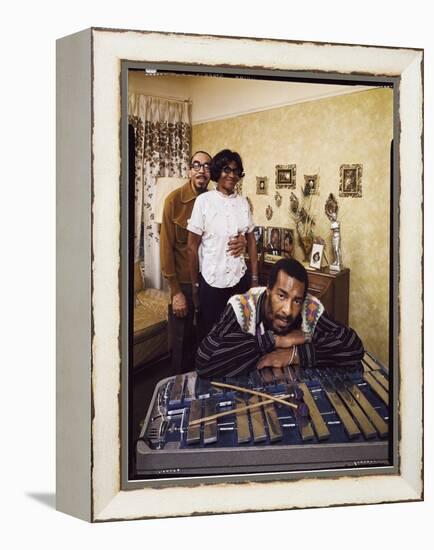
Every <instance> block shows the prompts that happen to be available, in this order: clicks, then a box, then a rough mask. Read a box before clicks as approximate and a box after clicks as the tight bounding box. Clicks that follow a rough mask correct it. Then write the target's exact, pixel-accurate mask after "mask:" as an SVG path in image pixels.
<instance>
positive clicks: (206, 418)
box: [188, 395, 289, 426]
mask: <svg viewBox="0 0 434 550" xmlns="http://www.w3.org/2000/svg"><path fill="white" fill-rule="evenodd" d="M284 397H289V396H288V395H287V396H284ZM274 401H275V400H274V399H266V400H265V401H261V402H260V403H254V404H253V405H246V406H245V407H239V408H236V409H231V410H229V411H223V412H221V413H216V414H211V415H210V416H204V417H203V418H198V419H197V420H192V421H191V422H189V423H188V425H189V426H197V425H198V424H202V422H211V421H213V420H217V418H221V417H222V416H228V415H230V414H234V413H238V412H244V411H249V410H250V409H257V408H258V407H262V405H269V404H270V403H273V402H274Z"/></svg>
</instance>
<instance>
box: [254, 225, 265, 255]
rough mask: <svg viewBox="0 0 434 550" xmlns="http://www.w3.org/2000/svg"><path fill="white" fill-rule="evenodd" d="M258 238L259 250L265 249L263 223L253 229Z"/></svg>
mask: <svg viewBox="0 0 434 550" xmlns="http://www.w3.org/2000/svg"><path fill="white" fill-rule="evenodd" d="M253 234H254V235H255V240H256V248H257V250H258V252H262V250H263V249H264V227H263V226H262V225H257V226H256V227H255V229H254V230H253Z"/></svg>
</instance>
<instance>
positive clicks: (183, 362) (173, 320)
mask: <svg viewBox="0 0 434 550" xmlns="http://www.w3.org/2000/svg"><path fill="white" fill-rule="evenodd" d="M181 291H182V293H183V294H184V296H185V298H186V300H187V307H188V313H187V316H186V317H176V316H175V315H173V312H172V306H171V305H169V316H168V325H169V326H168V328H169V346H170V348H171V350H172V352H171V353H172V370H173V374H182V373H183V372H188V371H191V370H194V361H195V356H196V349H197V338H196V331H195V326H194V323H193V321H194V307H193V300H192V293H191V285H190V284H181Z"/></svg>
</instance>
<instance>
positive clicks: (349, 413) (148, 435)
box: [136, 354, 390, 476]
mask: <svg viewBox="0 0 434 550" xmlns="http://www.w3.org/2000/svg"><path fill="white" fill-rule="evenodd" d="M215 382H217V384H215ZM221 382H223V383H221ZM234 385H235V386H236V387H239V388H242V389H243V391H241V389H240V390H236V389H233V387H232V386H234ZM257 392H259V394H260V395H258V394H257ZM276 398H277V399H283V400H284V402H285V403H286V401H289V402H290V405H286V404H283V403H282V402H281V401H276V400H275V399H276ZM389 431H390V430H389V381H388V373H387V370H386V369H385V368H384V367H383V366H382V365H380V364H379V363H378V362H377V361H376V360H375V359H373V358H372V357H371V356H370V355H369V354H365V357H364V359H363V362H362V364H361V366H360V368H355V369H353V370H344V369H338V368H328V369H302V368H300V367H286V369H262V370H261V371H254V372H252V373H250V374H249V375H248V376H242V377H237V378H236V379H232V380H230V379H225V380H224V381H221V380H219V381H210V380H206V379H201V378H199V377H197V375H196V373H194V372H190V373H187V374H185V375H179V376H175V377H171V378H166V379H164V380H162V381H161V382H159V383H158V384H157V387H156V389H155V391H154V395H153V398H152V401H151V404H150V407H149V409H148V412H147V415H146V418H145V420H144V423H143V428H142V431H141V433H140V437H139V439H138V441H137V444H136V472H137V475H138V476H172V475H176V476H183V475H197V474H202V475H211V474H223V473H251V472H273V471H297V470H318V469H330V468H342V467H361V466H373V465H377V466H379V465H389V464H390V462H389V454H390V450H389V449H390V438H389ZM241 450H242V451H243V452H240V451H241Z"/></svg>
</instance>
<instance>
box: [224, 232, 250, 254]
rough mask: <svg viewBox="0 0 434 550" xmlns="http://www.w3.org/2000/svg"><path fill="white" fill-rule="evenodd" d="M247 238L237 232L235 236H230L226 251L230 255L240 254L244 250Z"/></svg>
mask: <svg viewBox="0 0 434 550" xmlns="http://www.w3.org/2000/svg"><path fill="white" fill-rule="evenodd" d="M246 245H247V240H246V237H245V236H244V234H243V233H238V235H237V236H236V237H232V238H231V239H230V240H229V242H228V252H229V253H230V255H231V256H235V257H236V258H238V256H241V254H244V253H245V251H246Z"/></svg>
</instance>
